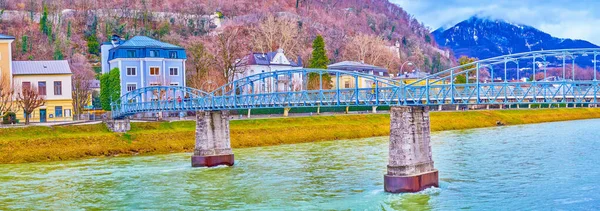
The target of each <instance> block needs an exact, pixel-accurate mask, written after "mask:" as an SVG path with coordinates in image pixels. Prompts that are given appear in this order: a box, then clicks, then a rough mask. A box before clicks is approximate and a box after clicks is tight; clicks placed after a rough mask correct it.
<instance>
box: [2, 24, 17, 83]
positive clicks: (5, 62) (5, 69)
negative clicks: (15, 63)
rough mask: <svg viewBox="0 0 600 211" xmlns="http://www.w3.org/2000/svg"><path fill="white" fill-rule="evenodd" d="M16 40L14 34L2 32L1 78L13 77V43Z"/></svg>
mask: <svg viewBox="0 0 600 211" xmlns="http://www.w3.org/2000/svg"><path fill="white" fill-rule="evenodd" d="M14 40H15V38H14V37H12V36H8V35H3V34H0V73H1V74H0V80H2V79H11V78H12V55H11V53H12V51H11V49H12V48H11V44H12V42H13V41H14ZM11 81H12V80H11Z"/></svg>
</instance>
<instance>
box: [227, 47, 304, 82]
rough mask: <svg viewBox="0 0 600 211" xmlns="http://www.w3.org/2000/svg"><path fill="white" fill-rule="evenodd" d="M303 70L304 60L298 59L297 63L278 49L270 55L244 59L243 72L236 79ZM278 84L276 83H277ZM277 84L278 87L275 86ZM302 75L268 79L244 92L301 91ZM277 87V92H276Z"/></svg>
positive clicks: (252, 56)
mask: <svg viewBox="0 0 600 211" xmlns="http://www.w3.org/2000/svg"><path fill="white" fill-rule="evenodd" d="M297 69H302V59H301V58H300V57H298V58H297V60H296V62H294V61H292V60H290V59H288V57H286V56H285V53H284V51H283V49H278V50H277V51H274V52H268V53H252V54H250V55H248V56H246V57H244V66H243V67H242V72H241V73H239V74H237V75H236V77H235V78H236V79H240V78H244V77H248V76H252V75H256V74H260V73H265V72H273V71H279V70H297ZM275 82H276V83H275ZM275 84H277V85H275ZM301 86H302V74H300V73H295V74H292V75H291V78H290V77H286V76H280V77H279V78H278V79H277V81H274V80H272V79H266V80H265V81H264V82H263V81H258V82H256V83H255V84H254V85H253V86H252V88H251V89H249V90H244V91H245V92H247V93H263V92H270V91H291V90H300V89H301V88H302V87H301ZM275 87H277V90H274V89H275Z"/></svg>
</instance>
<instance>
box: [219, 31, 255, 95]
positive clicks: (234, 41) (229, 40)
mask: <svg viewBox="0 0 600 211" xmlns="http://www.w3.org/2000/svg"><path fill="white" fill-rule="evenodd" d="M244 37H246V34H245V31H244V30H243V29H241V28H239V27H230V28H229V29H226V30H225V31H223V33H221V34H218V35H217V36H216V37H215V39H216V40H215V45H216V46H215V48H216V49H215V57H216V58H215V61H216V62H215V66H216V68H217V70H218V71H219V72H221V73H222V76H223V80H224V82H225V83H229V82H232V81H233V80H234V79H235V76H236V74H239V73H242V72H243V71H244V66H245V64H246V59H244V57H245V56H247V55H248V54H249V52H248V50H247V46H246V43H247V42H246V40H245V39H244Z"/></svg>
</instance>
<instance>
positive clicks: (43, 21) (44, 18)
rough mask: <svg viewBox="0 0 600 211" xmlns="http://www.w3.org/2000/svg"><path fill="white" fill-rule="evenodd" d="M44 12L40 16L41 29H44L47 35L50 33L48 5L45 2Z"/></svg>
mask: <svg viewBox="0 0 600 211" xmlns="http://www.w3.org/2000/svg"><path fill="white" fill-rule="evenodd" d="M43 8H44V9H43V12H42V17H41V18H40V30H42V32H43V33H44V34H45V35H49V33H48V32H49V31H48V7H46V5H45V4H44V6H43Z"/></svg>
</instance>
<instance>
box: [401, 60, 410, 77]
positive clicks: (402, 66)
mask: <svg viewBox="0 0 600 211" xmlns="http://www.w3.org/2000/svg"><path fill="white" fill-rule="evenodd" d="M405 64H408V66H412V65H413V63H412V62H410V61H405V62H404V63H402V65H401V66H400V74H404V72H402V68H404V65H405Z"/></svg>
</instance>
